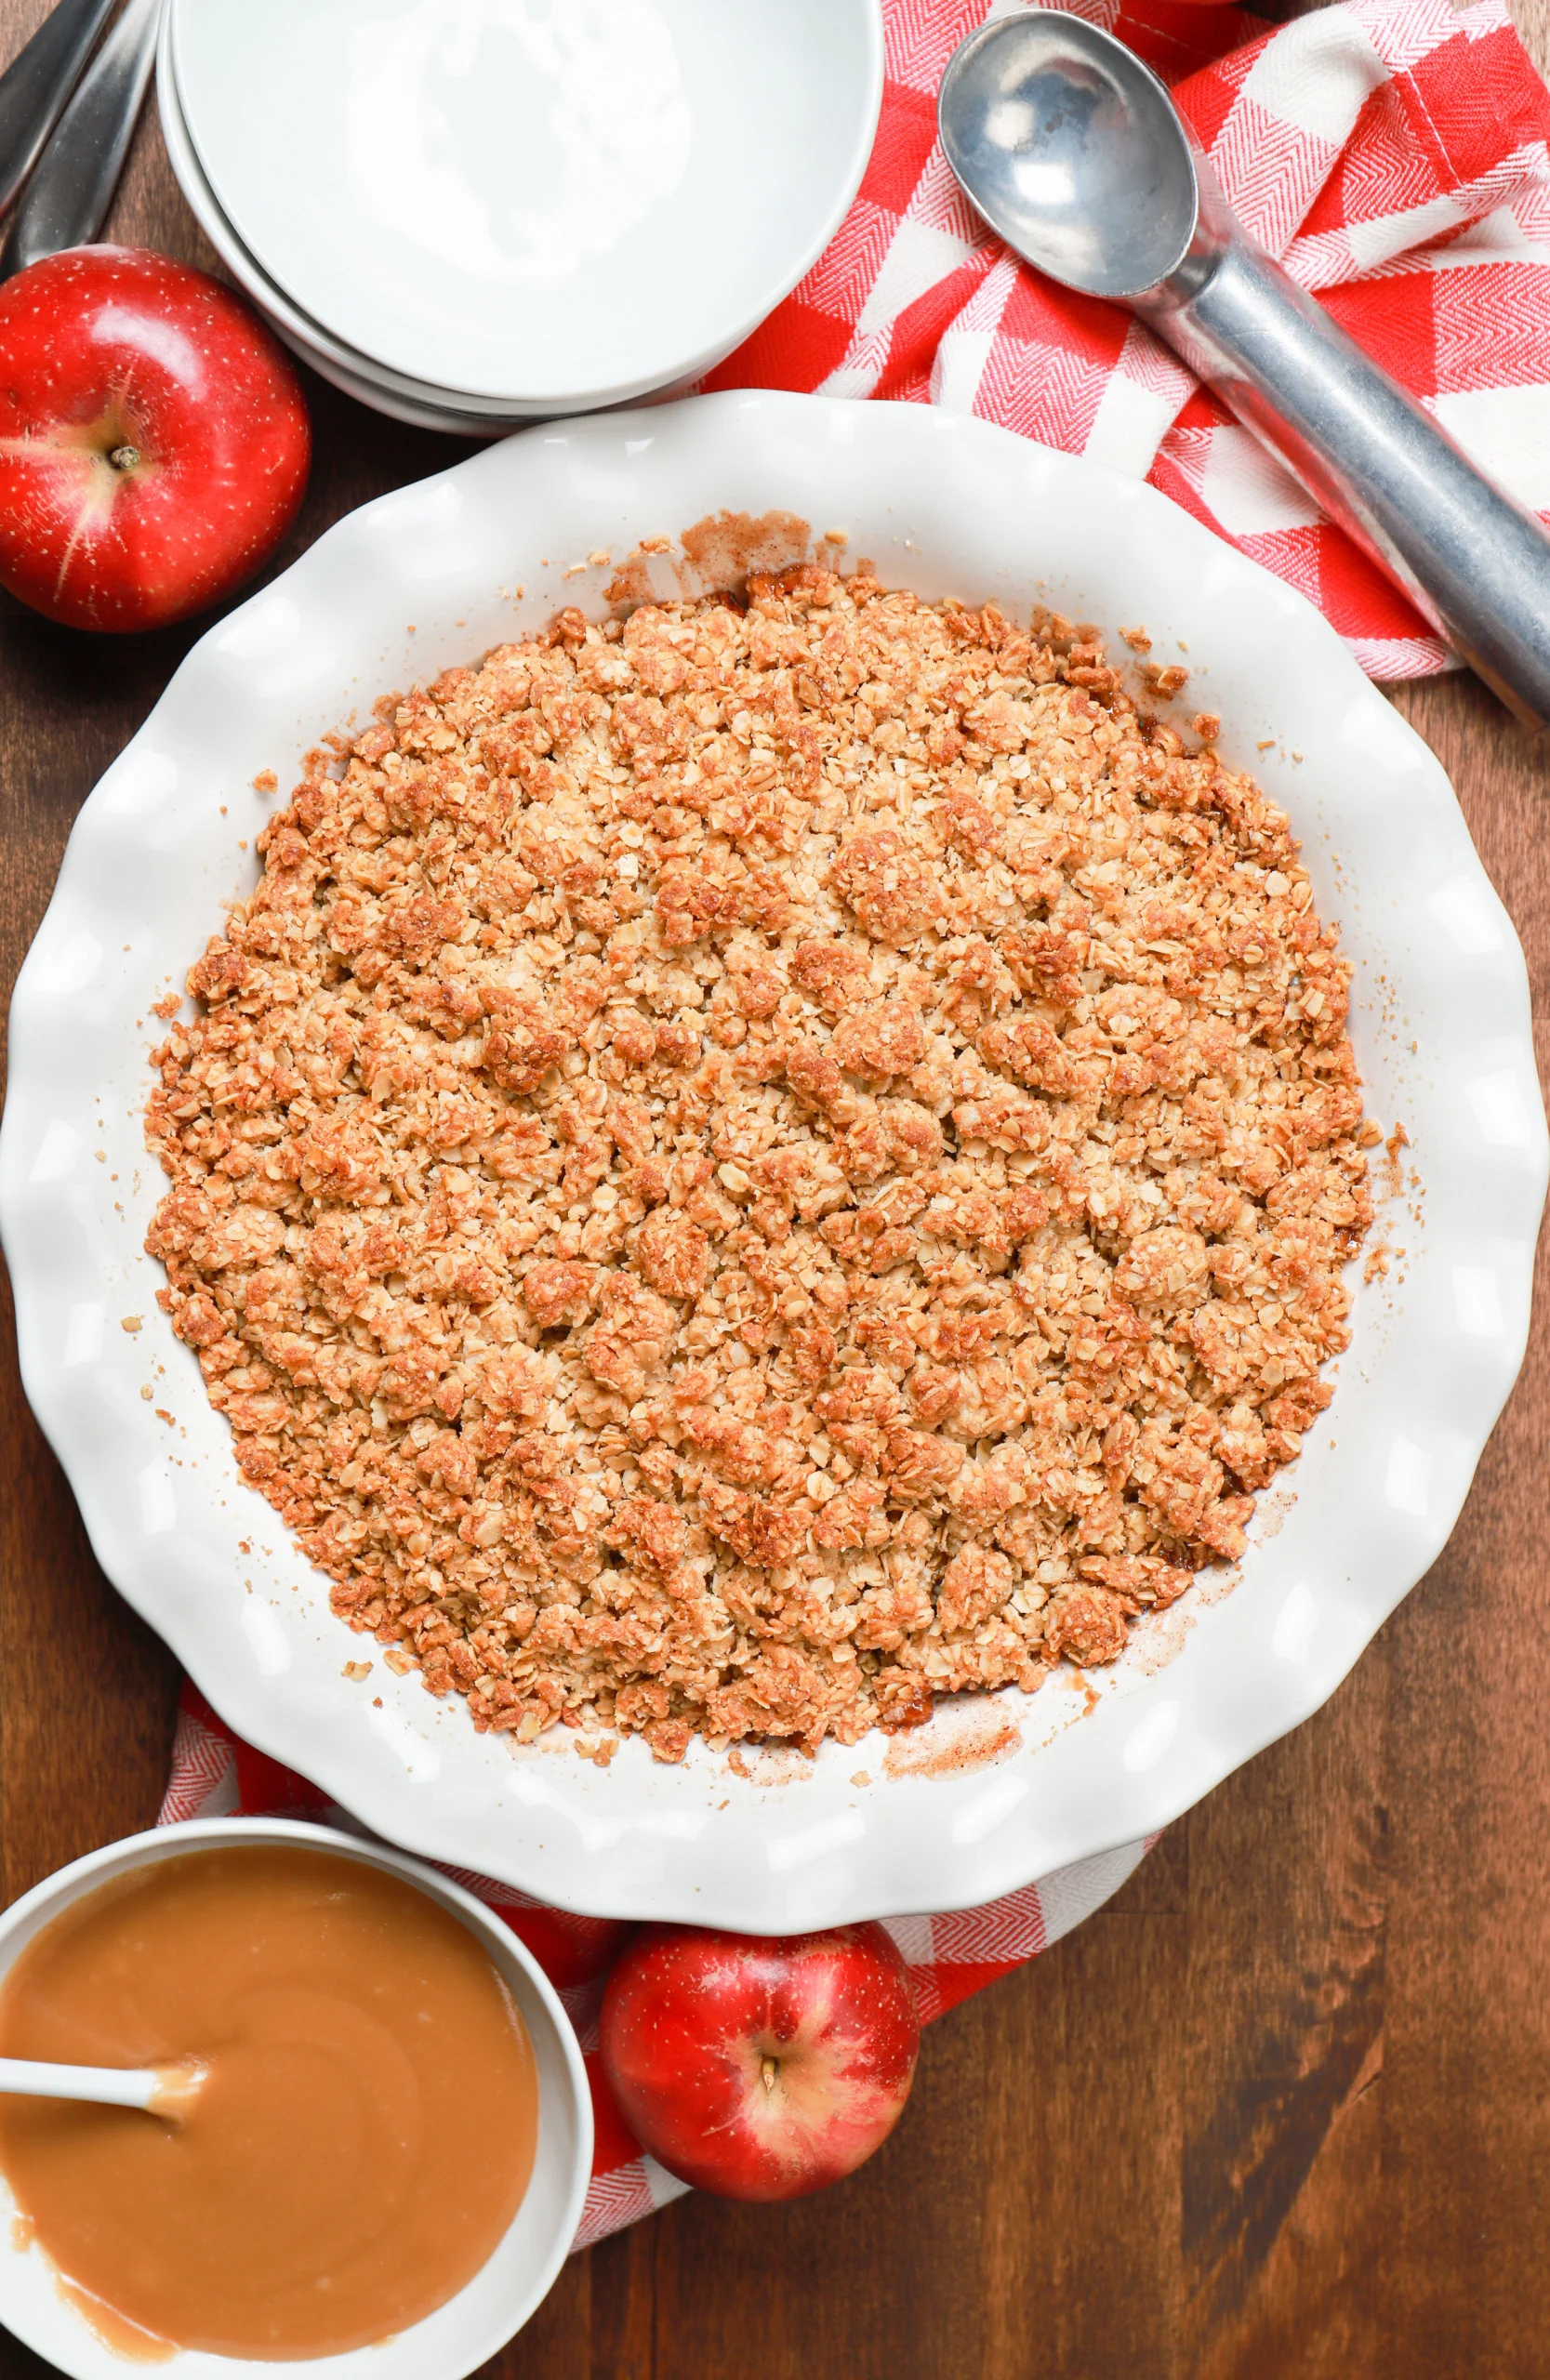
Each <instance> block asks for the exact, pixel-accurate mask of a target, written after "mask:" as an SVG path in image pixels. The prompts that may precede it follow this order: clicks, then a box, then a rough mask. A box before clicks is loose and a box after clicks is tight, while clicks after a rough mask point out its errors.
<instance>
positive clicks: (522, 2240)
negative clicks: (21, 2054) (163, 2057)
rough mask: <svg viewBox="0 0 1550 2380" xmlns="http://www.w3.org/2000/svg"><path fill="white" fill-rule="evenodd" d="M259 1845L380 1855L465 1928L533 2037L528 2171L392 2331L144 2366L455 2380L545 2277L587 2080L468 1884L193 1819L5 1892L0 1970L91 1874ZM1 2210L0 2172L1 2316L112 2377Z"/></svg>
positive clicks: (581, 2187)
mask: <svg viewBox="0 0 1550 2380" xmlns="http://www.w3.org/2000/svg"><path fill="white" fill-rule="evenodd" d="M262 1844H299V1845H303V1846H306V1847H308V1848H315V1849H317V1850H319V1851H327V1852H332V1853H334V1854H336V1855H337V1856H338V1857H339V1858H346V1859H360V1860H363V1861H364V1862H365V1863H366V1864H367V1865H368V1866H370V1867H375V1868H385V1869H387V1870H388V1871H389V1872H390V1874H392V1875H395V1876H403V1877H405V1878H406V1879H407V1880H408V1882H409V1883H410V1884H417V1885H418V1886H419V1888H420V1890H421V1891H422V1892H424V1893H427V1894H429V1895H430V1897H431V1899H432V1900H435V1901H438V1902H440V1904H441V1905H442V1907H443V1908H444V1909H448V1910H450V1911H452V1913H453V1915H454V1916H455V1917H457V1918H460V1919H461V1921H462V1923H463V1924H465V1925H466V1926H468V1928H469V1930H470V1933H472V1934H473V1935H474V1936H475V1937H477V1938H478V1940H479V1941H480V1942H481V1944H482V1945H483V1946H484V1950H487V1951H488V1953H489V1955H490V1957H491V1959H492V1960H493V1961H494V1962H495V1964H496V1966H497V1969H498V1971H499V1973H500V1975H501V1976H502V1977H503V1978H504V1980H505V1982H506V1985H507V1987H508V1989H509V1990H510V1993H511V1995H512V1997H513V1999H514V2000H515V2001H516V2003H517V2006H518V2007H519V2008H520V2009H521V2011H522V2016H523V2023H524V2024H525V2025H526V2027H527V2030H528V2034H529V2036H530V2038H531V2040H532V2043H533V2053H534V2056H535V2058H536V2060H537V2069H538V2145H537V2155H536V2157H535V2160H534V2166H533V2178H532V2180H531V2181H530V2182H529V2184H528V2186H527V2189H526V2192H525V2194H524V2196H523V2202H522V2204H521V2206H520V2207H519V2208H518V2210H517V2213H516V2215H514V2217H513V2218H512V2221H511V2224H510V2228H509V2229H508V2231H507V2233H506V2236H505V2238H504V2239H503V2240H502V2241H501V2242H500V2244H499V2246H498V2247H497V2249H496V2251H495V2253H494V2254H493V2255H492V2256H490V2257H489V2258H488V2260H487V2261H486V2262H485V2263H484V2265H482V2266H481V2268H480V2269H479V2271H478V2272H476V2273H475V2275H474V2277H473V2279H472V2280H471V2281H469V2282H468V2283H467V2284H466V2286H465V2287H464V2288H462V2289H460V2290H459V2291H458V2292H457V2295H456V2296H455V2297H451V2298H449V2299H448V2300H447V2302H446V2304H445V2305H444V2306H443V2307H438V2309H437V2311H436V2312H435V2313H434V2314H429V2315H427V2316H426V2318H425V2320H424V2321H421V2322H416V2323H413V2324H412V2325H411V2326H410V2328H409V2329H408V2330H406V2331H403V2332H400V2333H399V2334H397V2336H395V2337H393V2338H391V2339H383V2340H382V2341H380V2342H379V2343H378V2345H376V2346H372V2347H354V2348H351V2350H350V2351H349V2352H348V2353H345V2354H340V2355H321V2356H319V2355H314V2356H306V2357H301V2358H299V2359H297V2360H291V2361H289V2362H285V2363H283V2364H282V2363H275V2362H273V2361H271V2360H263V2359H253V2358H250V2357H247V2356H231V2355H207V2354H204V2353H200V2352H194V2351H192V2350H189V2349H185V2350H183V2351H182V2352H180V2353H179V2354H178V2355H176V2356H174V2357H173V2358H172V2359H171V2360H170V2361H169V2362H167V2363H166V2364H162V2363H155V2364H153V2365H152V2366H151V2367H150V2368H152V2369H154V2370H157V2371H162V2370H166V2371H168V2372H173V2373H176V2374H177V2380H272V2375H273V2374H274V2373H276V2372H279V2371H282V2370H284V2371H287V2372H293V2373H298V2374H300V2375H306V2380H428V2375H430V2374H431V2373H434V2374H435V2380H462V2375H463V2374H464V2373H470V2372H476V2371H477V2370H478V2369H479V2368H480V2366H481V2365H482V2364H484V2362H486V2361H487V2360H488V2359H489V2358H490V2357H491V2356H492V2355H496V2354H498V2352H499V2350H500V2348H501V2347H504V2345H505V2344H506V2341H507V2340H508V2339H509V2338H510V2337H511V2336H512V2334H513V2333H515V2332H517V2331H519V2330H521V2328H522V2326H523V2323H524V2322H525V2321H527V2320H528V2318H529V2317H530V2316H531V2315H532V2314H533V2313H534V2312H535V2311H536V2309H537V2307H538V2306H539V2305H540V2304H541V2303H542V2301H543V2299H544V2298H545V2297H546V2296H547V2295H548V2294H549V2292H550V2289H552V2287H553V2286H554V2282H555V2280H556V2277H557V2276H558V2274H559V2271H560V2268H561V2266H562V2265H563V2262H564V2260H565V2257H566V2255H567V2254H568V2253H569V2251H570V2246H571V2242H572V2241H573V2240H574V2239H575V2237H576V2227H577V2225H578V2224H579V2223H580V2220H581V2211H582V2207H583V2205H584V2204H585V2202H586V2197H587V2185H588V2182H589V2180H590V2176H591V2169H592V2101H591V2093H590V2088H589V2086H588V2083H587V2069H586V2068H585V2067H584V2065H583V2064H582V2061H581V2051H580V2047H579V2045H578V2043H577V2042H576V2033H575V2030H574V2029H573V2027H572V2025H571V2021H570V2019H569V2017H568V2016H566V2014H565V2012H564V2009H563V2007H562V2006H561V2004H560V2001H559V1998H558V1995H557V1994H556V1992H555V1990H554V1987H553V1986H552V1984H550V1981H549V1979H548V1977H546V1976H545V1974H544V1973H543V1970H542V1969H541V1967H540V1966H539V1965H538V1964H537V1960H536V1959H534V1957H533V1956H532V1954H531V1952H530V1951H528V1950H526V1949H524V1947H523V1944H522V1943H521V1942H519V1941H518V1940H517V1938H516V1937H515V1935H514V1934H513V1933H512V1932H511V1930H510V1927H509V1926H507V1925H503V1924H501V1922H500V1920H499V1918H498V1917H497V1916H495V1915H493V1914H492V1912H491V1911H489V1910H487V1909H485V1908H484V1906H483V1904H482V1903H481V1902H479V1901H477V1900H475V1898H474V1897H473V1896H472V1894H471V1893H467V1892H465V1891H464V1890H463V1888H462V1886H461V1885H460V1884H454V1883H453V1882H452V1881H451V1879H450V1878H449V1877H446V1876H441V1875H438V1874H436V1873H435V1871H433V1870H431V1869H429V1868H422V1867H421V1866H420V1865H419V1863H418V1861H417V1860H413V1859H405V1858H404V1856H403V1854H402V1853H400V1852H397V1851H393V1850H391V1849H390V1848H389V1847H388V1845H385V1844H380V1843H361V1842H357V1841H356V1840H355V1839H354V1838H353V1837H352V1836H351V1835H348V1834H340V1833H338V1832H337V1831H335V1830H334V1829H332V1828H329V1827H319V1826H307V1825H304V1824H301V1823H299V1822H298V1821H297V1820H294V1819H289V1818H273V1819H267V1818H265V1819H260V1818H195V1819H192V1821H191V1822H190V1823H189V1824H188V1825H186V1826H170V1827H156V1828H154V1829H152V1831H151V1832H150V1833H148V1834H133V1835H129V1836H126V1838H125V1840H124V1841H123V1842H122V1843H110V1844H108V1845H106V1846H105V1847H104V1848H103V1849H102V1850H100V1851H93V1852H89V1853H88V1854H87V1855H86V1858H84V1859H76V1860H74V1861H73V1862H72V1864H71V1865H70V1866H69V1867H68V1868H61V1869H60V1871H59V1873H58V1874H57V1875H54V1876H49V1877H46V1879H45V1880H44V1882H43V1883H42V1884H38V1885H35V1886H34V1887H33V1891H31V1892H30V1893H26V1894H24V1895H23V1896H22V1897H21V1898H20V1900H19V1901H15V1902H13V1903H12V1905H11V1907H10V1908H9V1909H7V1911H6V1912H5V1914H4V1916H0V1976H4V1975H5V1974H6V1973H7V1970H8V1968H9V1967H10V1965H11V1964H12V1962H13V1961H14V1960H15V1959H17V1958H18V1957H19V1956H20V1953H21V1951H22V1950H25V1949H26V1947H27V1944H28V1943H29V1942H30V1941H31V1940H32V1939H33V1936H34V1935H35V1934H37V1933H38V1932H39V1930H40V1929H41V1928H42V1927H43V1926H45V1925H46V1924H48V1923H49V1921H50V1920H51V1919H52V1918H55V1917H58V1916H59V1915H60V1914H61V1912H62V1911H65V1910H66V1909H68V1908H70V1906H71V1905H72V1903H73V1902H74V1901H77V1900H79V1899H80V1898H81V1897H82V1895H83V1894H85V1893H89V1892H93V1891H95V1890H96V1888H97V1886H98V1885H99V1884H108V1883H110V1882H111V1881H112V1879H113V1878H114V1877H115V1876H122V1875H126V1874H127V1873H129V1872H130V1871H132V1870H134V1869H137V1868H143V1867H145V1866H147V1865H149V1864H151V1863H152V1862H153V1861H158V1860H163V1859H176V1858H181V1857H183V1856H185V1855H186V1854H187V1853H189V1852H191V1851H214V1850H224V1849H226V1848H228V1847H229V1846H231V1845H244V1846H250V1845H262ZM14 2213H15V2201H14V2199H13V2198H12V2196H11V2192H10V2188H9V2186H8V2184H7V2182H6V2180H5V2178H4V2176H3V2175H0V2322H4V2324H5V2326H6V2328H7V2330H8V2331H10V2332H12V2333H14V2334H15V2335H16V2337H18V2338H19V2339H23V2340H25V2342H26V2344H27V2345H28V2346H29V2347H33V2348H35V2349H36V2351H37V2353H38V2354H39V2355H43V2356H46V2357H47V2359H48V2360H49V2361H50V2362H51V2363H53V2364H55V2365H57V2366H58V2368H59V2369H60V2371H61V2372H65V2373H69V2374H70V2375H71V2380H124V2375H125V2374H126V2373H127V2372H129V2371H131V2370H135V2369H140V2368H145V2367H142V2366H139V2365H137V2364H134V2363H131V2362H126V2360H125V2358H124V2356H123V2355H122V2354H121V2353H120V2352H119V2351H118V2350H117V2349H116V2348H114V2347H110V2346H108V2345H106V2344H105V2343H104V2341H103V2340H102V2339H101V2338H100V2337H99V2335H98V2334H97V2333H96V2332H95V2331H94V2330H92V2329H91V2328H90V2327H89V2325H88V2324H87V2323H86V2321H85V2319H84V2318H83V2316H82V2315H81V2313H80V2312H79V2311H78V2309H77V2308H76V2307H75V2306H74V2305H73V2304H72V2303H71V2301H70V2300H69V2299H68V2298H67V2297H65V2296H64V2295H63V2294H62V2293H61V2292H60V2289H59V2287H58V2286H57V2282H56V2277H55V2273H54V2269H53V2267H52V2266H51V2265H50V2264H49V2262H48V2259H47V2258H46V2256H45V2254H44V2253H43V2251H42V2249H41V2248H39V2247H38V2246H37V2245H36V2244H35V2243H33V2244H31V2245H29V2244H28V2242H27V2240H26V2236H25V2229H24V2227H22V2226H19V2225H14V2224H13V2222H12V2220H11V2217H12V2216H13V2215H14Z"/></svg>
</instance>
